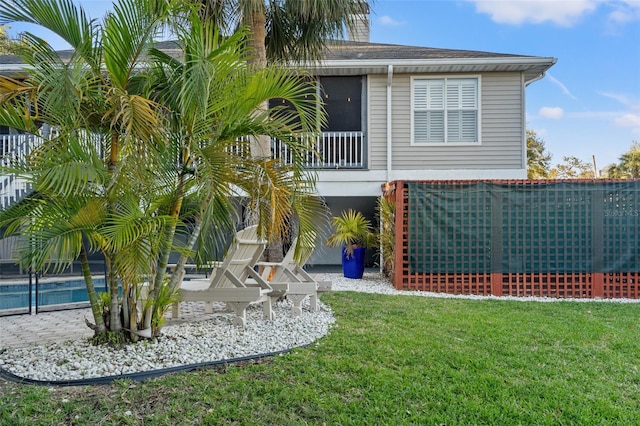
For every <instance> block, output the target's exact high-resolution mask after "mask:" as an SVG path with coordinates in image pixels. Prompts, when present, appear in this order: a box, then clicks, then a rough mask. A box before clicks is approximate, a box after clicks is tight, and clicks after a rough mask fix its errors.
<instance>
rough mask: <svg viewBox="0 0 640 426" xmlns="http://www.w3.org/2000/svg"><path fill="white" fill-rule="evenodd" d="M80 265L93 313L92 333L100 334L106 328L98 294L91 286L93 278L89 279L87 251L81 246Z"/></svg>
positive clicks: (89, 270)
mask: <svg viewBox="0 0 640 426" xmlns="http://www.w3.org/2000/svg"><path fill="white" fill-rule="evenodd" d="M80 264H81V265H82V276H83V277H84V282H85V285H86V286H87V295H88V296H89V303H90V305H91V312H92V313H93V321H94V327H95V328H93V331H94V332H95V334H96V335H97V334H102V333H105V332H106V331H107V327H106V326H105V324H104V318H103V317H102V309H101V306H100V301H99V299H98V294H97V293H96V288H95V286H94V285H93V278H91V269H90V268H89V258H88V256H87V251H86V248H85V246H84V243H83V244H82V247H81V248H80Z"/></svg>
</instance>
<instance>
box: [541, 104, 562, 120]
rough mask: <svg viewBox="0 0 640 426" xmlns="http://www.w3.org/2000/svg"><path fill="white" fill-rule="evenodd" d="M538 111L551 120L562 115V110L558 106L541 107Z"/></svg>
mask: <svg viewBox="0 0 640 426" xmlns="http://www.w3.org/2000/svg"><path fill="white" fill-rule="evenodd" d="M538 112H539V114H540V115H541V116H542V117H544V118H551V119H553V120H558V119H560V118H562V116H563V115H564V110H563V109H562V108H560V107H542V108H540V111H538Z"/></svg>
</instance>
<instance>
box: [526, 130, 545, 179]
mask: <svg viewBox="0 0 640 426" xmlns="http://www.w3.org/2000/svg"><path fill="white" fill-rule="evenodd" d="M550 167H551V154H550V153H548V152H547V151H546V149H545V144H544V140H542V139H541V138H540V137H538V135H537V134H536V132H535V131H533V130H527V179H548V178H549V168H550Z"/></svg>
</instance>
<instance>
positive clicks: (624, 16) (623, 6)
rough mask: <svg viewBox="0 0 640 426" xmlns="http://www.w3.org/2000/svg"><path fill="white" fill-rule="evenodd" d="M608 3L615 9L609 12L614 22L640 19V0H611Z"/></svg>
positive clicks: (624, 22) (619, 22) (623, 22)
mask: <svg viewBox="0 0 640 426" xmlns="http://www.w3.org/2000/svg"><path fill="white" fill-rule="evenodd" d="M607 4H608V5H609V6H610V7H611V8H612V9H613V10H612V11H611V12H610V13H609V20H610V21H612V22H613V23H614V24H626V23H627V22H633V21H639V20H640V1H638V0H618V1H610V2H608V3H607Z"/></svg>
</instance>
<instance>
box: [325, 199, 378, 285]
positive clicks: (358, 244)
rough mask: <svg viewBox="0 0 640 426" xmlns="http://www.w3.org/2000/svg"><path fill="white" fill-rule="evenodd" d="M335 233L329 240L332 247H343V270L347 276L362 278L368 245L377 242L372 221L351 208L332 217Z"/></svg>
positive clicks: (370, 245) (373, 244)
mask: <svg viewBox="0 0 640 426" xmlns="http://www.w3.org/2000/svg"><path fill="white" fill-rule="evenodd" d="M331 225H332V226H333V234H331V236H330V237H329V239H328V240H327V245H328V246H330V247H342V272H343V274H344V276H345V277H347V278H355V279H360V278H362V274H363V273H364V261H365V252H366V248H367V247H373V246H375V244H376V236H375V234H374V233H373V232H372V229H371V221H370V220H368V219H367V218H365V217H364V215H363V214H362V213H361V212H359V211H356V210H353V209H349V210H347V211H345V212H343V213H342V215H341V216H335V217H333V218H331Z"/></svg>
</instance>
